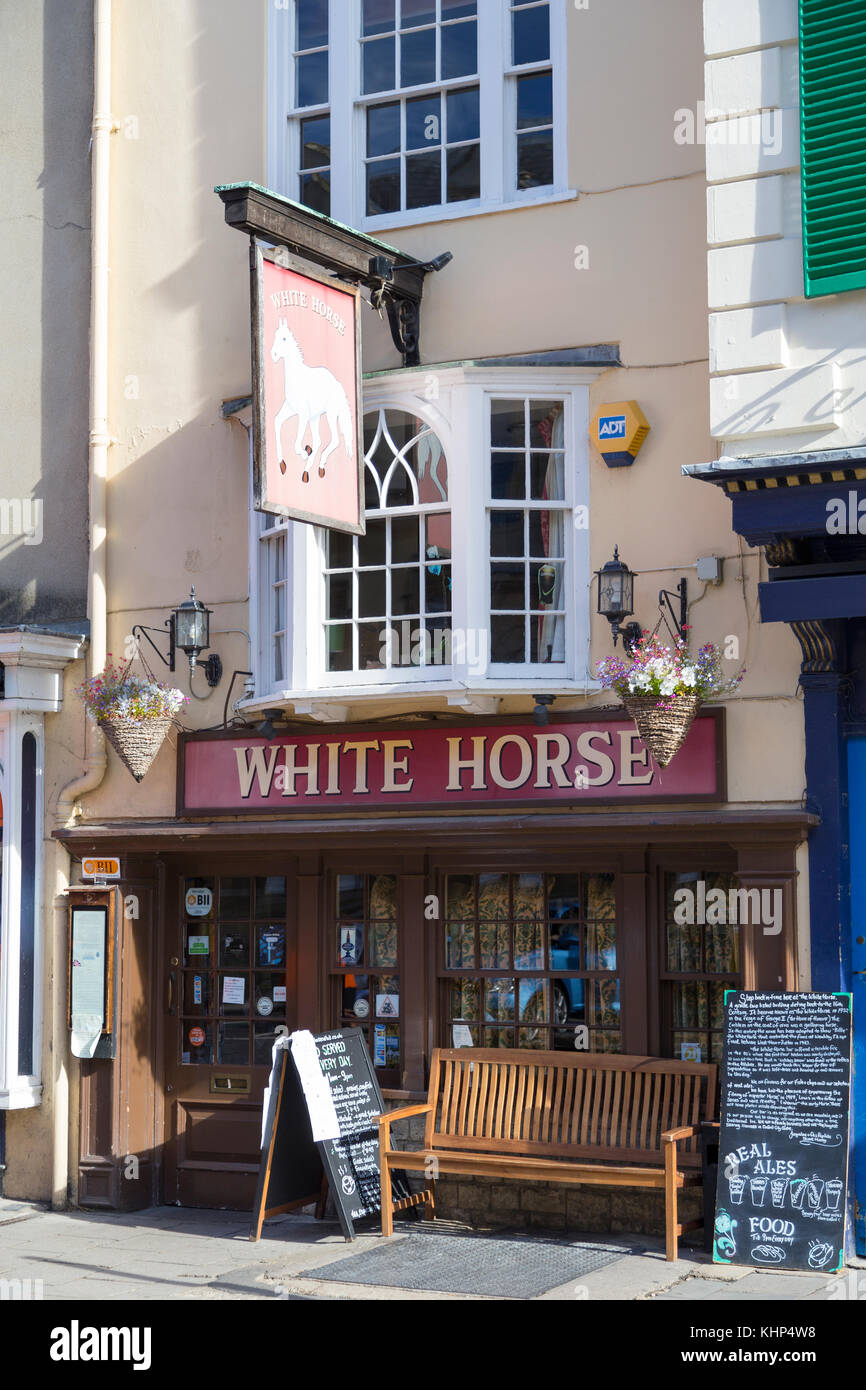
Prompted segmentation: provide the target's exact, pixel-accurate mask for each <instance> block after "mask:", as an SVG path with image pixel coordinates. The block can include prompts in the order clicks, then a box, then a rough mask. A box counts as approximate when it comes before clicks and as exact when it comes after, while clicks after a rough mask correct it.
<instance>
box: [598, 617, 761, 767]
mask: <svg viewBox="0 0 866 1390" xmlns="http://www.w3.org/2000/svg"><path fill="white" fill-rule="evenodd" d="M744 674H745V671H740V672H739V674H738V675H736V676H734V677H733V678H732V679H730V680H726V679H725V677H724V675H723V672H722V659H721V654H720V652H719V649H718V647H716V646H715V644H714V643H712V642H708V643H707V644H706V646H703V647H701V649H700V651H699V652H698V654H697V656H696V657H693V656H691V655H690V653H689V649H688V646H687V644H686V642H685V641H684V640H683V639H682V638H681V637H679V638H677V640H676V643H675V645H674V646H673V647H666V646H665V645H664V643H663V642H660V641H659V639H658V637H657V636H656V635H655V633H653V634H652V635H650V634H648V633H644V635H643V636H642V637H641V638H640V640H639V641H638V642H637V643H636V644H635V645H634V646H633V647H632V648H631V652H630V659H629V660H628V661H623V660H621V659H620V658H619V657H616V656H609V657H606V658H605V659H604V661H600V662H599V663H598V667H597V675H598V679H599V680H601V681H603V682H604V684H605V685H606V686H607V687H608V688H609V689H611V690H613V691H615V692H616V694H617V695H618V696H619V697H620V699H621V700H622V702H623V704H624V705H625V707H626V709H627V710H628V713H629V714H630V715H631V717H632V719H633V720H634V722H635V725H636V726H637V731H638V733H639V734H640V736H641V738H642V739H643V741H644V743H645V744H646V746H647V748H648V749H649V751H650V752H651V753H652V755H653V757H654V758H655V760H656V762H657V763H658V764H659V766H660V767H667V765H668V763H670V762H671V760H672V759H673V758H674V757H675V756H676V754H677V753H678V752H679V751H680V749H681V748H682V746H683V744H684V743H685V741H686V738H687V736H688V732H689V729H690V728H691V727H692V724H693V722H694V719H695V716H696V715H697V713H698V710H699V709H700V707H701V705H702V704H703V703H704V701H705V700H708V699H710V698H711V697H713V696H716V695H722V694H724V693H726V692H728V691H730V690H735V689H736V687H737V686H738V685H739V684H740V681H741V680H742V679H743V676H744Z"/></svg>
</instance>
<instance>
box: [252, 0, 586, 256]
mask: <svg viewBox="0 0 866 1390" xmlns="http://www.w3.org/2000/svg"><path fill="white" fill-rule="evenodd" d="M269 42H270V51H271V57H270V82H269V91H270V97H269V108H270V119H271V125H270V131H271V134H270V141H269V170H268V182H269V184H270V186H271V187H273V188H275V189H276V190H277V191H280V192H284V193H286V194H287V195H288V196H289V197H291V198H295V199H298V200H299V201H300V202H302V203H305V204H306V205H307V206H308V207H311V208H313V209H314V210H315V211H316V212H321V213H324V214H326V215H329V216H332V217H335V218H336V219H338V220H340V221H343V222H346V223H348V224H350V225H352V226H356V227H366V228H368V229H370V230H375V229H376V228H377V227H379V226H388V225H399V224H403V225H406V224H411V223H413V222H421V221H432V220H437V219H439V218H440V217H442V216H448V215H451V216H454V215H466V214H467V213H471V212H473V211H478V212H485V211H490V210H492V209H495V208H500V207H507V206H509V205H511V204H514V205H519V204H521V203H525V202H527V201H529V202H531V201H537V200H542V201H543V200H545V199H546V198H549V197H552V196H557V195H562V194H565V193H566V191H567V190H566V158H565V154H566V152H565V129H564V127H565V101H566V90H565V7H564V6H562V5H552V4H550V3H549V0H521V2H519V3H517V4H514V5H510V4H508V0H287V3H285V4H279V3H278V4H275V5H273V6H271V7H270V40H269ZM554 54H555V55H556V57H555V59H554Z"/></svg>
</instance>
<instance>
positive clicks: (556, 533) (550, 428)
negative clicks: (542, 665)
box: [538, 406, 565, 662]
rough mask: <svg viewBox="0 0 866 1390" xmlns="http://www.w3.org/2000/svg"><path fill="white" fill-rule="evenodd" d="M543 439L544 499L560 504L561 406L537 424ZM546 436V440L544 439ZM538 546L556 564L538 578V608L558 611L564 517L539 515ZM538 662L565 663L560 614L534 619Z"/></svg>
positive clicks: (554, 513) (556, 513)
mask: <svg viewBox="0 0 866 1390" xmlns="http://www.w3.org/2000/svg"><path fill="white" fill-rule="evenodd" d="M540 430H541V433H542V436H543V438H544V439H545V440H546V442H547V443H548V444H549V447H550V448H551V449H555V450H556V451H557V452H556V453H551V455H550V459H549V462H548V465H547V472H546V474H545V479H544V493H543V495H544V497H545V498H550V499H552V500H558V501H561V500H562V499H563V498H564V497H565V455H564V453H563V452H562V446H563V440H564V438H565V433H564V418H563V410H562V406H558V407H557V409H556V411H555V412H554V413H553V415H552V416H551V417H549V419H548V420H544V421H542V423H541V426H540ZM548 435H549V439H548ZM541 532H542V543H543V545H544V553H545V555H546V556H547V557H548V558H551V557H552V558H553V559H554V560H555V561H559V563H558V564H553V565H552V566H551V568H552V570H553V574H552V575H551V574H549V573H548V575H545V576H543V578H542V577H540V586H539V587H540V588H541V590H542V592H541V594H539V596H538V606H539V607H540V608H550V609H558V608H562V606H563V604H562V581H563V574H564V569H565V566H564V564H563V563H562V562H563V559H564V556H565V513H564V512H563V511H561V510H554V511H549V512H544V513H542V523H541ZM538 660H539V661H540V662H550V661H565V621H564V619H563V617H562V614H559V615H558V616H556V615H554V614H553V613H551V614H549V615H543V616H541V617H540V618H539V619H538Z"/></svg>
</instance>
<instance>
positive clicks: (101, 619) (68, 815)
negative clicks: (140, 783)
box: [57, 0, 114, 827]
mask: <svg viewBox="0 0 866 1390" xmlns="http://www.w3.org/2000/svg"><path fill="white" fill-rule="evenodd" d="M113 128H114V127H113V122H112V119H111V0H94V5H93V125H92V137H91V148H92V162H91V190H90V227H91V230H90V468H89V476H90V557H89V566H88V596H87V597H88V604H87V607H88V614H89V617H90V671H91V674H93V675H95V674H96V673H97V672H99V671H101V670H102V669H103V668H104V666H105V657H106V652H107V645H108V644H107V613H106V608H107V604H106V593H105V537H106V500H105V494H106V486H107V479H108V448H109V445H110V444H111V436H110V435H109V433H108V283H109V262H108V244H109V172H110V158H111V132H112V129H113ZM85 728H86V734H85V738H86V746H87V754H86V757H85V766H86V769H87V770H86V771H85V773H84V775H83V776H81V777H77V778H76V779H75V780H74V781H73V782H70V783H69V784H68V786H66V787H64V788H63V790H62V792H61V793H60V798H59V800H58V803H57V824H58V825H59V826H61V827H62V826H65V825H68V824H69V822H70V821H71V820H72V818H73V816H74V815H75V811H76V805H75V803H76V802H77V801H78V799H79V797H82V796H84V795H86V793H87V792H91V791H94V790H95V789H96V787H98V786H99V785H100V783H101V782H102V779H103V778H104V776H105V769H106V766H107V763H108V754H107V752H106V748H105V738H104V736H103V735H102V733H101V732H100V730H99V729H98V728H97V727H96V725H95V724H94V723H93V721H92V719H90V718H89V717H87V718H86V720H85Z"/></svg>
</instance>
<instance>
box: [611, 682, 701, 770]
mask: <svg viewBox="0 0 866 1390" xmlns="http://www.w3.org/2000/svg"><path fill="white" fill-rule="evenodd" d="M622 702H623V704H624V705H625V707H626V709H627V710H628V712H629V714H630V715H631V717H632V719H633V720H634V722H635V724H636V725H637V731H638V733H639V734H640V736H641V738H642V739H643V741H644V743H645V744H646V746H647V748H648V749H649V751H650V752H651V753H652V755H653V757H654V758H655V760H656V762H657V763H658V765H659V767H667V765H668V763H669V762H670V761H671V760H672V758H674V757H675V756H676V754H677V753H678V752H679V751H680V749H681V748H682V746H683V744H684V743H685V741H686V738H687V736H688V732H689V729H690V728H691V727H692V724H693V723H694V719H695V715H696V714H697V712H698V710H699V709H700V707H701V703H702V702H701V697H700V695H676V696H674V698H673V701H672V703H671V702H669V701H665V702H664V704H660V702H659V696H658V695H624V696H623V699H622ZM668 703H671V708H670V709H666V708H665V705H666V704H668Z"/></svg>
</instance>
